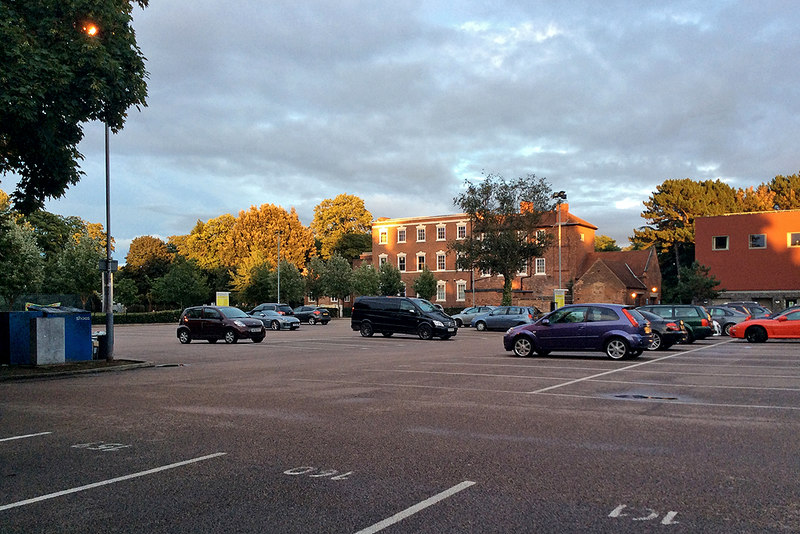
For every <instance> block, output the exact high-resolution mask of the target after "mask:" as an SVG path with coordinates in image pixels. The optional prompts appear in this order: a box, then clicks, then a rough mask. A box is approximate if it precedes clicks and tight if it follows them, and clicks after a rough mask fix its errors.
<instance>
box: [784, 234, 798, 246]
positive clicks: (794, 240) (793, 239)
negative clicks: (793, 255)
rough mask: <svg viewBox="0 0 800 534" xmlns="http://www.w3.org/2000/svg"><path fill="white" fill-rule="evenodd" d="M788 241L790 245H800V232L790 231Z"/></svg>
mask: <svg viewBox="0 0 800 534" xmlns="http://www.w3.org/2000/svg"><path fill="white" fill-rule="evenodd" d="M786 241H787V243H788V244H789V246H790V247H800V232H789V234H788V235H787V236H786Z"/></svg>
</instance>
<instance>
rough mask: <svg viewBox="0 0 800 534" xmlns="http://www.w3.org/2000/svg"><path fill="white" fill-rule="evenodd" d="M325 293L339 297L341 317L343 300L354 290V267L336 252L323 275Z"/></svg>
mask: <svg viewBox="0 0 800 534" xmlns="http://www.w3.org/2000/svg"><path fill="white" fill-rule="evenodd" d="M322 279H323V283H324V285H325V293H327V294H328V296H329V297H336V298H337V299H338V307H339V317H341V316H342V302H344V299H346V298H347V297H348V296H350V294H351V293H352V292H353V268H352V267H350V262H348V261H347V260H346V259H344V258H343V257H341V256H339V255H337V254H334V255H333V256H331V257H330V259H329V260H328V261H327V262H326V263H325V272H324V273H323V275H322Z"/></svg>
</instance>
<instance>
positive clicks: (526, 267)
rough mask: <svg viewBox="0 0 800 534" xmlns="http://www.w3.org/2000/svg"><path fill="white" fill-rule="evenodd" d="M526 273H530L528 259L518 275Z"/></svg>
mask: <svg viewBox="0 0 800 534" xmlns="http://www.w3.org/2000/svg"><path fill="white" fill-rule="evenodd" d="M526 274H528V262H527V261H526V262H525V265H523V266H522V268H521V269H520V270H519V271H517V276H525V275H526Z"/></svg>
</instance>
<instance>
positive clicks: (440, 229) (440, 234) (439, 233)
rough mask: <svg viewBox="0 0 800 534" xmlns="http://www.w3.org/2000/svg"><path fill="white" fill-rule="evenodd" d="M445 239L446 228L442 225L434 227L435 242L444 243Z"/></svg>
mask: <svg viewBox="0 0 800 534" xmlns="http://www.w3.org/2000/svg"><path fill="white" fill-rule="evenodd" d="M445 239H447V232H446V227H445V226H444V225H442V226H437V227H436V241H444V240H445Z"/></svg>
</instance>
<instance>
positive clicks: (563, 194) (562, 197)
mask: <svg viewBox="0 0 800 534" xmlns="http://www.w3.org/2000/svg"><path fill="white" fill-rule="evenodd" d="M553 198H555V199H558V200H557V201H556V217H557V221H558V223H557V224H558V289H562V285H561V202H562V201H563V200H567V193H566V192H565V191H558V192H556V193H553Z"/></svg>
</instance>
